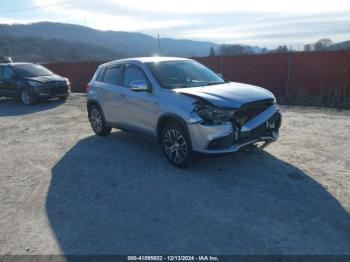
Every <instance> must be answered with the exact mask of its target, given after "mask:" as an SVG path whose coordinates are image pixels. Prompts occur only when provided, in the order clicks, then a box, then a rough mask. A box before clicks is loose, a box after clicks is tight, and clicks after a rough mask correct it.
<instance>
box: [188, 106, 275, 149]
mask: <svg viewBox="0 0 350 262" xmlns="http://www.w3.org/2000/svg"><path fill="white" fill-rule="evenodd" d="M280 125H281V114H280V112H279V109H278V107H277V106H276V105H272V106H271V107H269V108H268V109H266V110H265V111H263V112H261V113H260V114H259V115H257V116H256V117H254V118H253V119H251V120H249V121H248V122H246V123H245V124H244V125H243V126H242V127H241V128H238V127H237V126H236V125H235V124H234V123H233V122H227V123H223V124H220V125H204V124H202V123H193V124H188V130H189V133H190V137H191V141H192V148H193V150H194V151H196V152H200V153H206V154H224V153H232V152H236V151H238V150H239V149H241V148H242V147H245V146H247V145H251V144H255V143H258V142H265V143H267V144H268V143H271V142H274V141H276V140H277V139H278V132H279V127H280Z"/></svg>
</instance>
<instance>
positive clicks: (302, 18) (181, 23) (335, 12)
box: [0, 0, 350, 47]
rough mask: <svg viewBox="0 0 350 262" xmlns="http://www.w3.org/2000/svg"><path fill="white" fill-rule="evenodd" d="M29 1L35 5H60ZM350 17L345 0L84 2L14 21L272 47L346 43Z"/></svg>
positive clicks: (53, 0)
mask: <svg viewBox="0 0 350 262" xmlns="http://www.w3.org/2000/svg"><path fill="white" fill-rule="evenodd" d="M32 1H33V4H35V5H37V6H44V5H49V4H54V3H59V2H62V0H32ZM33 14H35V15H36V17H34V15H33ZM349 14H350V1H348V0H294V1H293V0H280V1H276V0H264V1H261V0H244V1H232V0H216V1H203V0H202V1H199V0H176V1H160V0H147V1H141V0H127V1H125V0H104V1H98V2H97V1H95V0H82V1H80V2H75V3H72V4H69V5H60V6H52V7H49V8H45V9H41V10H40V11H37V12H32V16H30V15H27V16H26V17H25V19H24V18H23V17H22V16H20V18H18V20H17V21H31V22H32V21H43V20H46V21H56V22H68V23H77V24H82V25H86V26H90V27H93V28H96V29H102V30H117V31H138V32H144V33H147V34H150V35H153V36H156V35H157V34H158V33H160V34H161V36H163V37H173V38H188V39H196V40H208V41H213V42H219V43H245V44H253V45H266V46H268V47H275V46H277V45H280V44H288V45H302V44H305V43H309V42H313V41H316V40H317V39H319V38H321V37H330V38H332V39H333V40H335V41H342V40H348V39H350V15H349ZM12 15H14V14H12ZM17 15H18V14H17ZM17 17H18V16H17ZM4 20H5V19H4V18H2V19H1V18H0V21H4ZM8 21H16V18H15V17H9V20H8ZM348 28H349V29H348Z"/></svg>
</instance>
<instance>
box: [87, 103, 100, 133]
mask: <svg viewBox="0 0 350 262" xmlns="http://www.w3.org/2000/svg"><path fill="white" fill-rule="evenodd" d="M90 122H91V126H92V128H93V129H94V130H95V131H96V132H100V131H101V130H102V125H103V120H102V117H101V114H100V111H99V110H98V109H97V108H96V107H93V108H92V110H91V113H90Z"/></svg>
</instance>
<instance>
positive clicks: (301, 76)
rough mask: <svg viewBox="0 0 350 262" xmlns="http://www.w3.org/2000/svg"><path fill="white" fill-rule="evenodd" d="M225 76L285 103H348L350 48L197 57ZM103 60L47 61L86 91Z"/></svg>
mask: <svg viewBox="0 0 350 262" xmlns="http://www.w3.org/2000/svg"><path fill="white" fill-rule="evenodd" d="M195 59H196V60H198V61H199V62H201V63H203V64H205V65H207V66H208V67H210V68H212V69H213V70H214V71H215V72H218V73H222V74H223V75H224V77H225V79H227V80H230V81H235V82H242V83H248V84H254V85H258V86H262V87H264V88H267V89H269V90H271V91H272V92H273V93H274V94H275V95H276V96H277V97H278V99H279V100H280V102H282V103H293V104H309V105H322V106H336V107H344V106H346V107H348V106H349V104H350V103H349V102H350V101H349V100H350V51H327V52H308V53H304V52H298V53H284V54H264V55H248V56H223V57H220V56H215V57H200V58H195ZM101 63H102V62H82V63H60V64H47V65H46V66H47V67H48V68H50V69H51V70H52V71H54V72H56V73H58V74H60V75H63V76H65V77H68V78H69V79H70V81H71V83H72V90H73V91H75V92H83V91H84V86H85V85H86V83H87V82H89V80H90V79H91V77H92V75H93V73H94V72H95V70H96V67H97V66H98V65H99V64H101Z"/></svg>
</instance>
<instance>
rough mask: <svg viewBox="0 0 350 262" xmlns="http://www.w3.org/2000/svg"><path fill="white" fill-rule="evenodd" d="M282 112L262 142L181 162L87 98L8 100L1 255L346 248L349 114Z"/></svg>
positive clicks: (0, 175)
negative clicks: (89, 105)
mask: <svg viewBox="0 0 350 262" xmlns="http://www.w3.org/2000/svg"><path fill="white" fill-rule="evenodd" d="M282 111H283V113H284V120H283V123H282V125H283V126H282V130H281V137H280V140H279V141H278V142H276V143H274V144H272V145H270V146H269V147H268V148H266V149H265V150H264V151H262V150H251V151H245V152H238V153H236V154H233V155H229V156H222V157H215V158H212V157H210V158H203V157H201V158H196V160H195V164H194V165H193V166H192V167H191V168H190V169H187V170H180V169H177V168H175V167H172V166H171V165H170V164H168V163H167V161H166V160H165V158H164V157H163V155H162V153H161V151H160V149H159V148H158V147H157V145H155V144H153V143H152V142H149V141H145V140H143V139H141V138H138V137H136V136H133V135H131V134H128V133H126V132H123V131H119V130H114V132H113V134H112V135H111V136H109V137H107V138H101V137H96V136H95V135H94V134H93V133H92V131H91V129H90V126H89V123H88V121H87V114H86V110H85V97H84V96H83V95H73V96H71V97H70V98H69V100H68V101H67V102H66V103H62V102H58V101H51V102H45V103H41V104H39V105H35V106H31V107H27V106H22V105H20V104H19V103H18V102H16V101H14V100H9V99H0V162H1V164H0V207H1V211H0V254H176V255H180V254H350V215H349V212H350V171H349V170H350V112H349V111H336V110H325V109H312V108H298V107H289V108H286V107H282Z"/></svg>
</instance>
